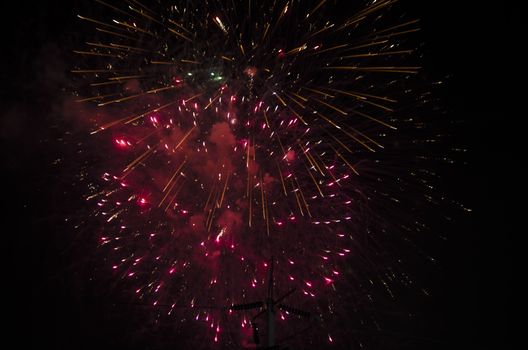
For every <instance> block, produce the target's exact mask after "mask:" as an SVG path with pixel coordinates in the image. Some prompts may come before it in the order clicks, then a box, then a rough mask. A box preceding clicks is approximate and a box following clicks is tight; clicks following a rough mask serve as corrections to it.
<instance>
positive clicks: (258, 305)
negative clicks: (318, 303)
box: [230, 256, 310, 350]
mask: <svg viewBox="0 0 528 350" xmlns="http://www.w3.org/2000/svg"><path fill="white" fill-rule="evenodd" d="M273 265H274V259H273V256H272V257H271V259H270V271H269V277H268V294H267V297H266V301H265V302H262V301H255V302H251V303H246V304H236V305H233V306H231V308H230V309H231V310H234V311H240V310H251V309H262V308H263V310H261V311H260V312H259V313H257V314H256V315H255V316H253V318H252V319H251V327H252V328H253V340H254V342H255V344H257V346H258V344H259V343H260V337H259V332H258V326H257V324H256V322H255V320H256V319H257V318H259V317H261V316H262V315H264V314H265V315H266V324H267V331H268V333H267V336H268V337H267V338H268V339H267V340H268V341H267V344H266V347H261V348H260V349H270V350H271V349H278V348H279V347H278V346H276V345H275V314H276V309H279V310H283V311H286V312H288V313H290V314H293V315H297V316H300V317H304V318H309V317H310V313H309V312H306V311H303V310H300V309H297V308H295V307H293V306H288V305H285V304H282V303H281V302H282V301H283V300H284V299H286V298H287V297H288V296H290V295H291V294H292V293H293V292H295V290H296V288H292V289H290V290H289V291H288V292H287V293H285V294H284V295H282V296H281V297H280V298H278V299H274V298H273V289H274V285H273V284H274V279H273Z"/></svg>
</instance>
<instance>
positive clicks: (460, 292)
mask: <svg viewBox="0 0 528 350" xmlns="http://www.w3.org/2000/svg"><path fill="white" fill-rule="evenodd" d="M406 2H407V3H408V4H409V11H410V12H411V13H412V14H414V15H415V16H416V17H419V18H421V19H422V28H423V29H424V33H423V37H424V39H425V41H426V43H427V45H426V47H425V53H426V56H425V57H426V58H425V63H426V66H427V69H428V71H429V72H431V73H432V74H433V75H435V76H437V77H442V76H445V75H451V76H452V78H451V80H450V81H449V86H448V89H447V90H446V91H445V93H444V96H442V98H443V100H444V103H445V106H446V109H447V110H448V111H450V113H452V115H453V117H454V118H456V119H460V120H463V121H465V122H464V123H463V124H462V126H461V127H460V128H459V129H458V130H453V138H454V140H455V141H454V142H455V143H458V144H461V145H465V146H466V147H467V148H468V149H469V152H468V154H467V157H466V159H465V160H466V161H467V165H462V164H460V165H455V166H453V167H452V168H450V170H449V169H448V170H446V171H445V172H444V175H443V179H444V180H445V184H446V188H448V189H449V190H448V193H447V195H448V196H450V197H452V198H456V199H457V200H459V201H460V202H462V203H464V204H465V205H466V206H467V207H470V208H472V209H473V212H472V213H471V214H469V215H466V216H463V217H462V218H461V219H460V220H459V222H458V223H457V224H456V225H455V227H454V231H455V232H451V233H450V235H449V240H448V242H447V245H446V247H445V249H446V250H445V251H444V252H442V253H441V256H442V257H443V259H442V261H441V262H440V264H441V266H442V268H443V269H444V273H443V274H442V276H443V278H442V279H441V280H439V281H437V283H436V286H437V287H436V290H435V292H436V297H435V298H434V303H433V305H431V306H429V307H428V309H427V314H428V315H429V316H428V317H429V318H430V320H431V322H430V324H431V325H434V327H435V328H436V329H434V330H433V331H431V330H428V331H427V332H426V331H424V334H416V335H415V336H418V337H419V336H422V335H425V333H427V334H428V335H429V334H433V335H434V336H435V337H436V338H438V340H439V341H438V342H436V343H435V345H434V348H441V349H482V348H486V349H487V348H490V349H493V348H498V349H506V348H510V347H511V338H510V331H509V328H510V316H509V315H510V312H509V311H510V307H511V303H510V298H511V296H510V281H511V277H512V271H511V243H512V242H511V231H512V227H513V223H512V221H511V220H512V219H511V218H510V215H508V214H509V213H510V209H509V208H508V206H509V205H510V203H511V199H510V197H511V198H513V196H512V195H511V193H512V192H513V191H514V190H515V191H516V192H517V190H516V189H515V188H514V186H518V185H516V180H515V178H516V176H515V171H514V169H515V168H516V166H514V164H515V161H518V160H520V158H516V157H515V155H514V150H516V149H517V146H516V145H515V144H514V140H515V137H514V135H515V132H514V130H515V129H516V128H519V127H520V122H519V121H518V119H519V117H520V115H519V114H518V113H515V111H514V109H513V108H512V106H513V104H514V101H515V98H513V91H514V90H516V89H518V88H516V87H515V86H514V85H512V84H513V83H512V82H511V81H514V80H515V79H514V77H515V76H516V75H515V74H517V73H516V72H515V70H514V68H515V62H516V61H517V59H518V56H519V55H520V52H521V50H522V49H521V48H520V45H521V42H520V41H519V40H518V39H517V38H516V35H518V33H519V30H518V27H519V21H520V13H519V11H518V10H516V9H514V8H511V7H508V6H509V4H508V3H506V2H502V3H500V4H499V3H495V4H493V3H491V2H490V3H489V4H486V3H487V2H479V1H465V2H459V1H420V2H416V4H414V3H412V2H411V1H406ZM78 4H79V2H78V1H73V2H69V1H68V2H66V1H47V2H39V3H38V4H30V3H20V4H17V5H15V9H12V10H10V11H4V12H3V19H2V26H3V29H2V34H3V35H4V40H3V41H2V43H0V45H1V46H0V47H1V48H2V54H1V57H0V60H1V66H0V68H1V72H2V75H1V77H2V85H1V86H0V89H1V102H2V107H1V110H0V113H1V115H2V117H1V119H0V123H1V124H0V135H1V147H2V158H1V164H2V175H3V181H2V183H1V184H2V185H3V187H4V195H3V196H2V197H3V198H2V203H3V205H2V207H3V209H2V212H3V216H4V219H3V220H2V221H3V222H2V224H1V226H0V227H2V229H1V230H0V231H1V232H2V233H1V235H0V237H1V242H2V243H1V244H2V249H3V251H4V252H5V254H3V259H2V260H3V263H2V266H3V271H4V272H3V275H2V277H1V281H2V284H1V286H2V290H3V291H7V292H8V293H7V294H5V293H2V294H4V296H3V297H2V299H1V300H2V302H3V304H4V305H3V307H1V308H0V309H4V310H8V313H7V314H6V313H5V312H3V311H2V313H1V314H2V316H3V317H2V318H3V320H4V323H6V324H7V330H8V333H9V335H10V338H12V339H13V341H14V345H13V347H15V348H21V347H24V348H53V349H84V348H93V347H99V348H106V347H109V346H110V345H111V344H119V341H118V338H119V337H120V333H119V332H133V331H134V325H133V324H131V323H130V322H129V323H127V322H126V320H125V319H124V318H123V317H121V318H117V319H109V318H108V316H107V315H108V314H109V313H110V314H112V313H111V312H109V309H108V308H111V306H108V305H102V304H99V303H94V302H90V301H89V299H90V298H89V297H88V296H89V295H90V291H89V290H86V285H85V284H82V285H79V278H78V276H76V275H77V274H78V271H76V269H75V266H74V265H72V260H73V257H74V256H75V249H73V252H72V251H71V249H70V248H71V247H70V246H69V244H70V243H69V241H70V240H71V237H68V238H67V239H64V234H65V232H64V230H65V227H66V226H61V224H60V222H61V215H62V214H63V213H61V212H57V210H56V208H66V207H67V205H68V203H61V201H62V200H63V199H62V196H61V195H60V193H59V192H60V189H61V178H60V177H59V176H58V174H55V173H53V169H54V168H53V167H51V166H50V161H53V159H54V157H55V156H56V155H57V154H60V147H59V146H58V145H55V146H54V145H53V144H52V143H51V142H46V141H43V140H52V139H54V138H56V137H57V135H56V134H55V131H54V130H53V129H52V128H51V129H50V127H49V126H50V125H54V124H56V122H57V121H56V120H55V119H54V118H55V117H54V116H53V115H54V113H53V106H52V105H51V102H50V101H52V100H53V96H54V95H55V94H56V93H58V91H57V90H56V89H57V86H58V83H59V82H60V80H61V77H62V75H63V74H65V73H63V72H61V71H60V69H61V62H60V61H54V59H55V58H57V59H60V54H59V53H60V50H61V49H62V48H63V47H65V46H66V47H71V43H72V42H76V35H77V34H76V32H75V30H76V25H77V22H76V20H75V16H74V14H75V9H76V7H77V6H78ZM50 72H52V73H51V74H50ZM54 72H56V74H55V73H54ZM55 78H56V79H55ZM54 79H55V80H54ZM69 249H70V250H69ZM65 252H68V253H65ZM113 314H114V315H115V312H114V313H113ZM115 323H120V326H119V327H117V329H119V332H113V331H112V330H111V329H108V328H109V327H111V325H112V324H115ZM4 342H6V341H5V340H4ZM138 347H142V348H148V346H147V345H141V344H138ZM170 347H171V348H178V347H177V346H170ZM431 347H432V346H431ZM117 348H118V346H117ZM421 348H430V347H429V346H428V345H424V346H422V347H421Z"/></svg>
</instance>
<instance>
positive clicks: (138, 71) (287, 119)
mask: <svg viewBox="0 0 528 350" xmlns="http://www.w3.org/2000/svg"><path fill="white" fill-rule="evenodd" d="M95 5H96V6H95V7H94V8H95V11H93V13H92V14H79V15H78V18H79V19H80V20H81V21H82V22H83V23H84V24H85V25H88V26H91V27H92V28H93V35H91V36H90V39H87V41H86V42H85V43H84V45H83V47H82V48H79V49H78V50H75V53H76V54H78V56H79V59H78V61H77V62H78V63H77V67H75V68H74V69H73V70H72V73H74V74H75V75H76V76H77V77H80V79H78V84H77V85H78V88H77V91H76V94H77V96H78V102H80V103H82V106H83V107H82V108H84V109H85V111H86V112H88V113H89V114H88V115H90V118H89V119H90V122H91V135H92V136H91V138H92V139H93V143H94V144H96V143H97V144H99V145H100V147H99V150H100V152H101V153H100V154H99V155H98V157H99V158H100V161H98V162H97V164H96V166H95V167H94V169H95V170H93V171H92V172H94V173H97V172H99V174H98V175H97V176H98V178H99V180H98V181H94V182H93V183H91V185H90V194H89V195H87V196H86V200H87V201H88V202H89V203H93V207H94V208H95V209H94V210H93V212H92V214H93V218H94V220H98V221H99V222H100V225H99V227H100V229H99V234H98V238H97V239H98V240H99V245H100V251H101V254H102V256H104V261H105V264H106V266H107V268H108V269H109V270H112V272H113V275H114V276H115V278H116V280H119V281H120V283H121V285H122V286H124V287H127V288H128V290H130V291H132V293H133V294H134V295H135V296H136V298H137V299H139V300H141V301H142V302H144V303H146V304H150V305H153V306H154V307H156V308H157V309H159V310H163V312H164V315H165V316H163V317H167V318H177V319H180V320H187V321H189V320H190V322H199V323H203V324H204V327H202V330H201V332H203V333H204V335H206V337H205V338H208V339H210V341H211V343H213V344H214V343H218V344H219V346H224V347H226V346H228V345H231V346H235V345H240V344H242V345H244V346H250V345H251V335H250V333H251V332H250V331H249V329H250V324H249V323H250V319H251V313H249V312H248V313H246V314H235V313H232V312H229V311H228V307H229V305H233V304H237V303H244V302H248V301H252V300H255V299H258V298H263V297H264V295H265V290H266V276H267V274H268V270H269V268H270V266H269V263H268V262H269V259H270V257H271V256H275V258H276V266H275V276H276V279H275V281H276V283H275V288H276V289H278V290H279V291H283V292H286V291H288V290H290V289H291V288H296V289H297V292H296V293H295V294H292V296H291V297H290V299H289V300H290V304H293V305H297V306H302V307H303V308H304V309H309V310H310V311H311V312H312V314H313V315H315V316H314V318H315V319H316V321H315V323H313V322H312V323H310V324H306V322H304V321H303V320H296V319H294V318H295V317H294V316H293V315H290V314H289V313H288V312H287V311H284V312H281V313H279V315H278V316H277V318H278V322H282V323H283V324H284V326H283V327H282V329H284V332H283V333H281V334H279V336H280V337H288V336H289V335H292V334H297V333H299V332H301V331H302V330H303V329H305V328H306V327H313V328H314V329H316V331H314V332H312V333H311V334H312V335H311V338H310V342H311V343H312V344H326V345H328V344H333V345H334V346H338V347H339V346H341V347H347V348H350V347H355V346H363V345H362V344H363V342H365V341H366V340H365V339H367V338H368V336H365V334H362V333H361V334H360V333H358V335H357V337H355V338H354V339H350V338H346V337H345V336H344V334H345V330H343V329H339V327H337V326H336V325H338V324H339V323H343V322H346V323H347V325H349V326H350V327H351V328H353V329H358V330H359V329H380V327H382V326H383V325H381V326H380V321H379V319H378V318H379V317H378V316H376V313H375V312H369V311H368V310H371V309H372V308H373V305H377V303H378V302H379V300H393V299H396V298H397V296H396V294H397V291H398V290H399V289H401V288H402V287H406V286H409V285H411V284H413V281H412V279H411V278H410V277H409V276H407V274H406V273H405V270H404V269H403V268H402V266H400V264H401V261H399V259H398V257H397V256H391V255H390V254H388V251H387V248H386V244H385V243H386V242H388V241H390V240H391V239H393V238H394V237H395V236H398V234H399V233H401V232H405V231H413V230H423V229H424V225H423V224H422V223H420V222H419V220H417V219H415V218H414V219H410V218H409V219H406V218H398V216H403V215H402V213H405V211H402V210H401V209H399V210H398V209H395V208H400V207H401V205H402V204H401V202H402V201H404V202H405V198H406V197H409V195H408V194H407V195H406V194H405V192H406V191H419V190H420V189H419V188H418V185H416V186H417V187H416V188H415V187H410V185H409V182H408V181H407V180H406V179H407V178H413V177H416V178H417V179H416V180H413V181H414V182H413V183H419V184H420V185H427V182H426V181H425V180H423V178H424V177H426V176H427V174H416V173H413V171H415V169H414V167H412V166H409V167H407V166H406V165H407V164H409V163H412V162H413V161H414V159H415V158H414V154H413V155H412V156H409V157H408V158H407V159H406V158H405V157H406V156H408V155H409V150H404V151H402V149H404V147H403V146H401V144H406V145H407V144H409V145H412V144H413V143H414V141H411V140H408V139H405V138H402V136H401V135H402V134H401V132H402V129H403V133H404V135H405V133H406V132H407V133H408V130H409V129H411V128H414V127H416V126H420V123H419V122H418V121H417V120H416V119H413V118H416V117H413V116H409V115H406V116H402V114H401V113H395V112H394V111H395V110H398V109H399V110H401V109H402V107H401V106H402V105H404V106H409V101H413V103H423V102H424V100H425V98H424V96H416V95H415V93H414V91H413V89H411V88H409V85H410V84H409V83H408V81H409V80H411V79H412V77H413V76H414V75H416V74H417V73H418V72H419V70H420V67H419V66H418V65H415V64H411V63H409V62H412V61H413V57H414V56H413V51H414V46H413V44H412V43H413V41H412V40H410V39H409V36H411V35H412V34H413V33H414V32H417V31H419V22H418V20H414V19H401V18H397V17H396V16H394V15H392V16H391V15H388V14H390V13H391V11H389V10H391V9H393V7H395V6H397V1H396V0H380V1H371V2H368V3H364V4H358V5H357V6H355V5H351V4H346V5H347V6H344V5H343V4H341V3H339V2H336V1H325V0H322V1H319V0H318V1H302V3H301V1H251V0H249V1H228V2H223V1H176V2H167V3H165V2H163V1H156V2H152V3H147V4H144V3H140V2H138V1H135V0H133V1H122V2H121V1H115V2H109V1H108V2H107V1H99V0H96V1H95ZM336 9H337V10H336ZM338 9H342V10H344V11H343V12H342V14H341V15H338V13H339V11H338ZM87 11H88V12H90V10H87ZM416 101H419V102H416ZM399 135H400V136H399ZM405 137H406V136H405ZM414 147H416V146H414ZM395 164H398V165H397V166H396V165H395ZM409 174H410V175H409ZM422 175H424V176H422ZM422 180H423V181H422ZM411 197H412V196H411ZM416 205H419V204H416ZM408 213H409V214H407V215H408V216H412V215H411V214H410V210H409V212H408ZM405 225H407V226H405ZM380 289H381V290H383V291H384V292H383V293H384V294H385V295H384V296H381V295H376V294H383V293H379V290H380ZM376 291H378V292H376ZM303 337H305V335H303ZM201 340H202V338H201V339H200V341H201ZM290 341H293V342H295V341H299V339H298V337H297V338H295V337H293V338H290ZM367 342H368V341H367ZM189 343H191V341H189ZM200 344H201V343H200Z"/></svg>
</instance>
